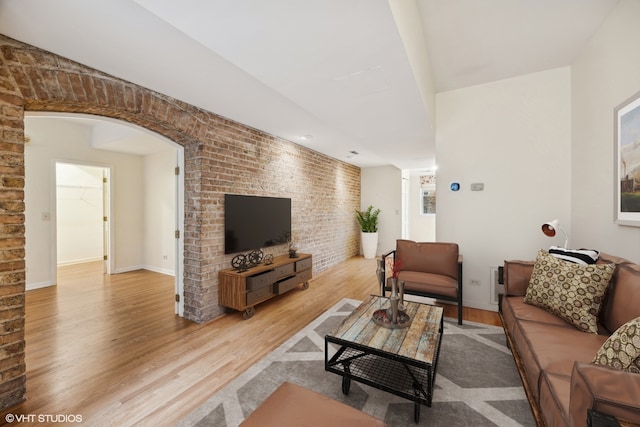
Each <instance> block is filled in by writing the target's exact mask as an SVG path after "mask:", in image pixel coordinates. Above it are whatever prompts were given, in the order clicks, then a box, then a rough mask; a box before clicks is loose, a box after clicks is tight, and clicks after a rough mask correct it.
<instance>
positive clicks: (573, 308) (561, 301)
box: [524, 249, 615, 334]
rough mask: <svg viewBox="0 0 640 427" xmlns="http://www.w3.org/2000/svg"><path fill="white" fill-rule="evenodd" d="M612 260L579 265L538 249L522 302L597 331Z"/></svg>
mask: <svg viewBox="0 0 640 427" xmlns="http://www.w3.org/2000/svg"><path fill="white" fill-rule="evenodd" d="M614 270H615V264H592V265H580V264H574V263H572V262H568V261H564V260H561V259H559V258H556V257H554V256H552V255H549V253H548V252H547V251H545V250H542V249H540V250H539V251H538V257H537V258H536V262H535V265H534V266H533V273H532V274H531V279H530V280H529V287H527V292H526V294H525V297H524V302H525V303H527V304H531V305H535V306H538V307H540V308H543V309H545V310H547V311H548V312H550V313H553V314H555V315H556V316H559V317H561V318H562V319H564V320H565V321H567V322H569V323H570V324H572V325H573V326H575V327H576V328H578V329H580V330H581V331H584V332H591V333H594V334H597V333H598V314H599V313H600V306H601V305H602V300H603V298H604V294H605V292H606V291H607V286H608V285H609V281H610V280H611V276H612V275H613V272H614Z"/></svg>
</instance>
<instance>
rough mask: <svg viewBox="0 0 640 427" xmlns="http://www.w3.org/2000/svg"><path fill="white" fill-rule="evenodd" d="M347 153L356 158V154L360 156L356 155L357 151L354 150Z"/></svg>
mask: <svg viewBox="0 0 640 427" xmlns="http://www.w3.org/2000/svg"><path fill="white" fill-rule="evenodd" d="M349 153H351V154H353V155H354V156H357V155H358V154H360V153H358V152H357V151H355V150H351V151H349Z"/></svg>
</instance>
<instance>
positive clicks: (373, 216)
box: [356, 205, 380, 259]
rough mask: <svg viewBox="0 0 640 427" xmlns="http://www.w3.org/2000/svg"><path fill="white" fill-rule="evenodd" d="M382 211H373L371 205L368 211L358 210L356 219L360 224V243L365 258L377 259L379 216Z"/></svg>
mask: <svg viewBox="0 0 640 427" xmlns="http://www.w3.org/2000/svg"><path fill="white" fill-rule="evenodd" d="M379 214H380V209H375V210H374V209H373V206H371V205H369V207H368V208H367V210H365V211H359V210H356V219H357V220H358V224H360V231H361V233H360V239H361V240H360V242H361V244H362V253H363V254H364V257H365V258H369V259H371V258H375V256H376V251H377V249H378V215H379Z"/></svg>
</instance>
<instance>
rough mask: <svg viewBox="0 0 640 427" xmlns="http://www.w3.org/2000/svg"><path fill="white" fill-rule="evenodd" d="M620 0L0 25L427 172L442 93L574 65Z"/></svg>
mask: <svg viewBox="0 0 640 427" xmlns="http://www.w3.org/2000/svg"><path fill="white" fill-rule="evenodd" d="M617 3H618V0H482V1H479V0H305V1H300V0H268V1H267V0H181V1H179V2H177V1H174V0H109V1H97V0H94V1H87V0H56V1H50V0H0V33H3V34H5V35H7V36H9V37H12V38H15V39H17V40H21V41H24V42H26V43H29V44H32V45H35V46H38V47H40V48H43V49H46V50H49V51H51V52H54V53H57V54H59V55H62V56H65V57H67V58H70V59H72V60H75V61H78V62H80V63H83V64H86V65H88V66H91V67H94V68H96V69H99V70H102V71H104V72H107V73H109V74H112V75H115V76H117V77H120V78H123V79H125V80H128V81H131V82H134V83H137V84H139V85H142V86H145V87H147V88H150V89H153V90H155V91H158V92H161V93H164V94H167V95H169V96H172V97H174V98H177V99H180V100H183V101H185V102H188V103H190V104H193V105H196V106H198V107H201V108H204V109H206V110H209V111H212V112H214V113H217V114H220V115H222V116H225V117H228V118H231V119H234V120H237V121H239V122H242V123H244V124H247V125H249V126H252V127H254V128H257V129H260V130H263V131H266V132H268V133H271V134H274V135H277V136H280V137H282V138H285V139H288V140H290V141H292V142H295V143H297V144H301V145H304V146H307V147H309V148H312V149H314V150H316V151H319V152H322V153H325V154H327V155H329V156H332V157H335V158H337V159H340V160H344V161H346V162H349V163H353V164H355V165H357V166H361V167H366V166H378V165H388V164H391V165H394V166H396V167H398V168H402V169H416V168H422V169H429V168H432V167H433V166H434V165H435V159H434V154H435V148H434V129H433V126H432V124H433V117H434V93H437V92H440V91H448V90H454V89H458V88H462V87H466V86H470V85H476V84H481V83H486V82H490V81H496V80H500V79H505V78H509V77H514V76H518V75H523V74H528V73H532V72H537V71H542V70H546V69H552V68H557V67H562V66H567V65H570V64H571V63H572V62H573V60H574V59H575V58H576V56H577V55H578V54H579V52H580V50H581V49H582V47H583V46H584V44H585V43H586V41H587V40H589V38H590V37H592V35H593V34H594V33H595V31H596V30H597V29H598V27H599V26H600V24H601V23H602V22H603V20H604V19H605V18H606V16H607V15H608V13H609V12H610V11H611V9H612V8H613V7H615V5H616V4H617ZM36 122H37V121H36ZM303 135H306V136H309V137H308V138H307V139H306V140H305V139H302V138H301V137H302V136H303ZM120 145H123V144H120ZM124 145H125V146H127V147H131V141H128V143H127V144H124ZM106 146H107V145H105V146H103V147H106ZM163 147H166V146H163ZM350 151H356V152H358V153H359V154H358V155H355V156H353V155H351V154H350Z"/></svg>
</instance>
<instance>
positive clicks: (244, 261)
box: [231, 249, 273, 271]
mask: <svg viewBox="0 0 640 427" xmlns="http://www.w3.org/2000/svg"><path fill="white" fill-rule="evenodd" d="M263 256H264V254H263V252H262V249H256V250H255V251H251V252H249V253H248V254H244V255H243V254H240V255H236V256H234V257H233V259H232V260H231V267H233V268H235V269H236V270H238V271H247V270H248V269H249V268H251V267H255V266H256V265H258V264H260V263H261V262H262V258H263ZM271 262H273V255H271Z"/></svg>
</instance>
